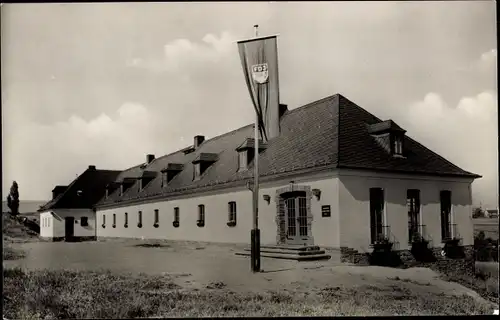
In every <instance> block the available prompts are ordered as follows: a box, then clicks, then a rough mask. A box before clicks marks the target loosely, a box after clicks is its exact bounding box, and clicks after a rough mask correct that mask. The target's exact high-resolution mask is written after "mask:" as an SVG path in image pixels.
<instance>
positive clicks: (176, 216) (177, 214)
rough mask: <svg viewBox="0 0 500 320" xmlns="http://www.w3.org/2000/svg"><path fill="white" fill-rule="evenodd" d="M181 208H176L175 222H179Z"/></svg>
mask: <svg viewBox="0 0 500 320" xmlns="http://www.w3.org/2000/svg"><path fill="white" fill-rule="evenodd" d="M179 218H180V217H179V207H175V208H174V221H176V222H179V220H180V219H179Z"/></svg>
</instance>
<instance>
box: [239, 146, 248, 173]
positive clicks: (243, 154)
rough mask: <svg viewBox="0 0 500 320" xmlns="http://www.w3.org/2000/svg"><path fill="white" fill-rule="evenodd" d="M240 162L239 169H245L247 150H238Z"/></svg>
mask: <svg viewBox="0 0 500 320" xmlns="http://www.w3.org/2000/svg"><path fill="white" fill-rule="evenodd" d="M238 163H239V170H245V169H246V168H247V152H246V151H240V152H238Z"/></svg>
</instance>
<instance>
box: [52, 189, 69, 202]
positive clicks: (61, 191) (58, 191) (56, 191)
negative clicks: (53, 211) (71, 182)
mask: <svg viewBox="0 0 500 320" xmlns="http://www.w3.org/2000/svg"><path fill="white" fill-rule="evenodd" d="M67 188H68V186H56V187H55V188H54V189H53V190H52V199H55V198H57V196H58V195H60V194H61V193H63V192H64V191H66V189H67Z"/></svg>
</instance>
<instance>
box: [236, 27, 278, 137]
mask: <svg viewBox="0 0 500 320" xmlns="http://www.w3.org/2000/svg"><path fill="white" fill-rule="evenodd" d="M238 51H239V53H240V59H241V64H242V67H243V73H244V75H245V80H246V83H247V87H248V91H249V92H250V97H251V99H252V103H253V105H254V108H255V111H256V112H257V115H258V117H259V126H260V128H259V129H260V135H261V138H262V139H264V141H267V140H269V139H272V138H274V137H276V136H278V134H279V129H280V128H279V79H278V43H277V36H268V37H260V38H253V39H248V40H242V41H238Z"/></svg>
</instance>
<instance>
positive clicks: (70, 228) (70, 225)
mask: <svg viewBox="0 0 500 320" xmlns="http://www.w3.org/2000/svg"><path fill="white" fill-rule="evenodd" d="M64 222H65V225H64V239H65V241H73V238H74V233H75V218H73V217H66V218H65V219H64Z"/></svg>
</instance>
